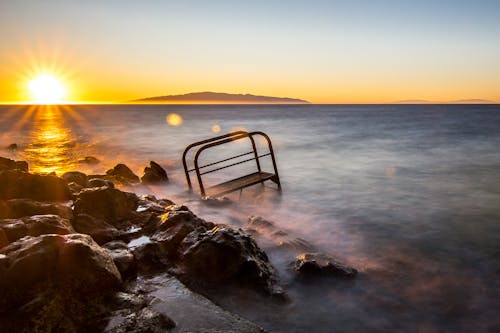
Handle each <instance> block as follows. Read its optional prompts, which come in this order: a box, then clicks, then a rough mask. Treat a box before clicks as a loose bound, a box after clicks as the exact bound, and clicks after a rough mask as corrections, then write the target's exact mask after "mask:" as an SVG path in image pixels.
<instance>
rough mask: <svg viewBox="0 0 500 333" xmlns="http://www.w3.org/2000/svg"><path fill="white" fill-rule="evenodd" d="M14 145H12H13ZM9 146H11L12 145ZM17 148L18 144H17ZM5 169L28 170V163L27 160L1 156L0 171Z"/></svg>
mask: <svg viewBox="0 0 500 333" xmlns="http://www.w3.org/2000/svg"><path fill="white" fill-rule="evenodd" d="M11 146H12V145H11ZM11 146H9V147H11ZM16 149H17V145H16ZM3 170H19V171H26V172H28V163H27V162H26V161H14V160H11V159H9V158H5V157H1V156H0V171H3Z"/></svg>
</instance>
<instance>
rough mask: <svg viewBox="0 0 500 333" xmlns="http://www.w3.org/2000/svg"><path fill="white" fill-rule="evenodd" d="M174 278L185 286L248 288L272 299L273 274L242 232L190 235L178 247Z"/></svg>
mask: <svg viewBox="0 0 500 333" xmlns="http://www.w3.org/2000/svg"><path fill="white" fill-rule="evenodd" d="M180 247H181V250H180V259H179V261H178V269H177V271H176V273H177V275H178V276H179V277H180V278H181V279H182V280H183V281H185V282H186V283H187V284H188V285H191V286H195V288H196V287H197V286H205V285H210V286H227V285H237V286H245V287H252V288H255V289H256V290H259V291H262V292H264V293H266V294H269V295H272V294H274V293H275V292H277V291H278V289H277V287H276V273H275V270H274V268H273V266H272V265H271V263H270V262H269V259H268V258H267V255H266V254H265V253H264V252H263V251H262V250H261V249H260V248H259V247H258V246H257V244H256V243H255V241H254V240H253V239H252V238H251V237H250V236H249V235H248V234H246V233H244V232H243V231H242V230H233V229H230V228H228V227H224V226H215V227H214V228H213V229H211V230H208V231H206V232H203V233H197V232H193V233H190V234H189V235H188V236H187V237H186V238H184V240H183V241H182V244H181V245H180Z"/></svg>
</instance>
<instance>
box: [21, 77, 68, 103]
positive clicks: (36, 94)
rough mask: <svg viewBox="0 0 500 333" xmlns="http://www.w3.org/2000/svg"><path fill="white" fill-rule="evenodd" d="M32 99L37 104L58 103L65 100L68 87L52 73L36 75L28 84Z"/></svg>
mask: <svg viewBox="0 0 500 333" xmlns="http://www.w3.org/2000/svg"><path fill="white" fill-rule="evenodd" d="M28 88H29V91H30V93H31V97H32V101H33V102H34V103H37V104H58V103H61V102H62V101H63V98H64V95H65V93H66V89H65V88H64V86H63V85H62V84H61V82H60V81H59V80H58V79H57V78H56V77H54V76H53V75H50V74H42V75H39V76H37V77H35V78H34V79H33V80H31V81H30V82H29V84H28Z"/></svg>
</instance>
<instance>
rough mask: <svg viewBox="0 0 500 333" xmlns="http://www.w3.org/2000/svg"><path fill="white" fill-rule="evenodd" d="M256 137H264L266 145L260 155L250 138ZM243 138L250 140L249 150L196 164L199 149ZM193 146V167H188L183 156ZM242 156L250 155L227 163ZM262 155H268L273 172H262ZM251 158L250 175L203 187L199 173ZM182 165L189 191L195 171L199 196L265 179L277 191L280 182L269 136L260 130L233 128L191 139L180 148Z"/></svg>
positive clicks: (219, 193) (220, 193)
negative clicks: (192, 141) (232, 129)
mask: <svg viewBox="0 0 500 333" xmlns="http://www.w3.org/2000/svg"><path fill="white" fill-rule="evenodd" d="M256 136H261V137H264V139H265V140H266V142H267V147H268V150H269V152H268V153H264V154H261V155H259V153H258V151H257V146H256V144H255V138H254V137H256ZM243 139H248V140H250V143H251V144H252V151H249V152H246V153H242V154H238V155H235V156H231V157H229V158H224V159H222V160H219V161H213V162H210V163H208V164H205V165H202V166H200V165H199V162H198V160H199V157H200V154H201V153H202V152H204V151H206V150H207V149H210V148H213V147H216V146H220V145H223V144H226V143H230V142H234V141H236V140H243ZM194 147H199V148H198V149H197V150H196V152H195V154H194V158H193V164H194V168H191V169H189V168H188V164H187V161H186V157H187V155H188V152H189V151H190V150H191V149H192V148H194ZM244 156H251V157H249V158H247V159H244V160H241V161H237V162H233V163H231V162H230V161H231V160H234V159H238V158H243V157H244ZM266 156H269V157H270V158H271V161H272V165H273V172H264V171H262V169H261V163H260V159H261V158H263V157H266ZM251 161H255V167H256V169H255V172H252V173H250V174H246V175H244V176H241V177H238V178H235V179H231V180H229V181H225V182H223V183H220V184H217V185H215V186H211V187H208V188H205V186H204V184H203V178H202V176H203V175H206V174H208V173H212V172H216V171H219V170H222V169H226V168H229V167H233V166H236V165H239V164H242V163H247V162H251ZM182 164H183V166H184V173H185V174H186V181H187V184H188V186H189V189H190V190H192V187H193V186H192V183H191V178H190V173H191V172H195V173H196V178H197V180H198V184H199V186H200V194H201V196H202V197H207V196H220V195H223V194H227V193H230V192H233V191H237V190H241V189H243V188H245V187H248V186H252V185H255V184H259V183H264V182H265V181H266V180H271V181H272V182H274V183H276V184H277V185H278V190H279V191H281V184H280V179H279V175H278V169H277V167H276V159H275V157H274V151H273V146H272V144H271V139H269V136H268V135H267V134H265V133H263V132H260V131H255V132H246V131H235V132H232V133H228V134H224V135H220V136H216V137H213V138H210V139H206V140H202V141H198V142H194V143H192V144H190V145H189V146H187V147H186V148H185V149H184V152H183V154H182ZM208 167H213V168H211V169H208V170H206V171H205V170H204V169H206V168H208Z"/></svg>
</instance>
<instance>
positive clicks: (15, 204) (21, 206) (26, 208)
mask: <svg viewBox="0 0 500 333" xmlns="http://www.w3.org/2000/svg"><path fill="white" fill-rule="evenodd" d="M46 214H54V215H59V216H61V217H63V218H65V219H68V220H71V219H72V218H73V210H72V209H71V208H70V207H68V206H65V205H63V204H58V203H47V202H39V201H33V200H30V199H10V200H0V219H17V218H20V217H23V216H31V215H46Z"/></svg>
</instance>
